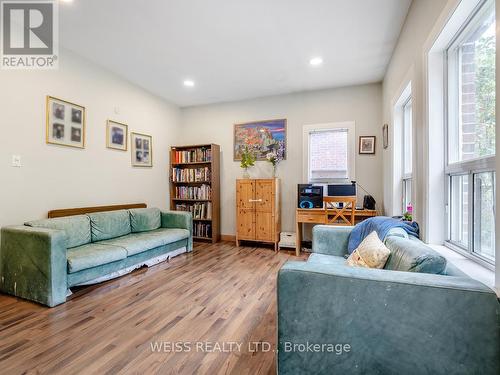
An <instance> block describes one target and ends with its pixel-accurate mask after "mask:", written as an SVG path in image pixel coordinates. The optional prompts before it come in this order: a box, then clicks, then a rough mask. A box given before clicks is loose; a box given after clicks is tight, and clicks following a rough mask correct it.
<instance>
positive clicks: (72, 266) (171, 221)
mask: <svg viewBox="0 0 500 375" xmlns="http://www.w3.org/2000/svg"><path fill="white" fill-rule="evenodd" d="M192 249H193V231H192V217H191V214H190V213H187V212H176V211H167V212H163V211H160V210H159V209H157V208H138V209H130V210H117V211H107V212H98V213H91V214H87V215H77V216H68V217H62V218H55V219H43V220H35V221H29V222H26V223H25V224H24V225H22V226H9V227H4V228H2V230H1V245H0V290H1V291H2V292H4V293H7V294H11V295H14V296H17V297H21V298H25V299H28V300H31V301H35V302H39V303H41V304H44V305H47V306H50V307H53V306H56V305H59V304H61V303H64V302H65V301H66V297H67V295H68V294H71V291H70V290H69V288H71V287H73V286H77V285H85V284H92V283H97V282H100V281H104V280H107V279H111V278H114V277H118V276H121V275H123V274H125V273H128V272H131V271H132V270H133V269H135V268H138V267H141V266H143V265H152V264H156V263H158V262H160V261H163V260H166V259H168V258H170V257H172V256H175V255H178V254H180V253H182V252H186V251H192Z"/></svg>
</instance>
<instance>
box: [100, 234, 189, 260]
mask: <svg viewBox="0 0 500 375" xmlns="http://www.w3.org/2000/svg"><path fill="white" fill-rule="evenodd" d="M188 237H189V231H188V230H187V229H179V228H159V229H155V230H152V231H149V232H142V233H131V234H129V235H126V236H123V237H119V238H112V239H110V240H106V241H100V242H98V243H99V244H103V245H113V246H119V247H121V248H123V249H125V250H126V251H127V255H128V256H132V255H134V254H138V253H142V252H143V251H147V250H151V249H154V248H155V247H159V246H163V245H167V244H169V243H172V242H176V241H180V240H183V239H186V238H188Z"/></svg>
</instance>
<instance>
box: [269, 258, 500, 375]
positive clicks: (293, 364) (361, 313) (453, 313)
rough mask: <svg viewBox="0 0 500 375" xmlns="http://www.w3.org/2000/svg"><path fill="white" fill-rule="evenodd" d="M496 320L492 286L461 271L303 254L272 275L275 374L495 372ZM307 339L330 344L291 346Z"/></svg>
mask: <svg viewBox="0 0 500 375" xmlns="http://www.w3.org/2000/svg"><path fill="white" fill-rule="evenodd" d="M499 328H500V327H499V303H498V300H497V298H496V295H495V293H494V292H493V291H492V290H490V289H489V288H487V287H486V286H484V285H483V284H481V283H479V282H477V281H475V280H472V279H470V278H468V277H453V276H443V275H429V274H419V273H411V272H398V271H386V270H377V269H366V268H359V267H349V266H345V265H344V264H337V265H322V264H312V263H310V262H288V263H287V264H285V266H284V267H283V268H282V269H281V270H280V272H279V275H278V369H279V374H293V373H301V374H318V373H339V374H347V373H349V374H351V373H352V374H365V373H372V372H373V371H374V369H376V370H377V371H376V372H377V373H390V374H398V373H399V374H405V373H407V374H408V373H415V371H416V370H418V371H417V372H419V373H427V372H428V373H434V374H448V373H453V374H472V373H484V374H496V373H499V371H500V357H498V352H499V350H500V333H499ZM307 343H310V344H333V345H337V346H335V347H334V348H335V351H333V352H332V351H328V349H325V348H323V349H320V350H319V351H313V352H311V351H308V350H303V349H304V347H297V346H295V347H294V346H293V345H294V344H307ZM345 345H348V347H347V349H346V347H345ZM339 351H341V353H338V352H339Z"/></svg>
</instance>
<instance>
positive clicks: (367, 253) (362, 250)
mask: <svg viewBox="0 0 500 375" xmlns="http://www.w3.org/2000/svg"><path fill="white" fill-rule="evenodd" d="M389 255H391V251H390V250H389V249H388V248H387V247H386V246H385V245H384V243H383V242H382V241H380V238H378V235H377V232H375V231H373V232H371V233H370V234H369V235H368V236H366V238H365V239H364V240H363V241H362V242H361V243H360V244H359V246H358V247H357V248H356V250H354V251H353V253H352V254H351V255H350V256H349V258H347V261H346V264H347V265H349V266H358V267H367V268H384V265H385V262H387V258H389Z"/></svg>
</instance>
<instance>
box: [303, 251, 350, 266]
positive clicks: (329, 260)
mask: <svg viewBox="0 0 500 375" xmlns="http://www.w3.org/2000/svg"><path fill="white" fill-rule="evenodd" d="M307 261H308V262H310V263H316V264H344V263H345V258H344V257H340V256H336V255H326V254H318V253H312V254H311V255H309V259H307Z"/></svg>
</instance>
